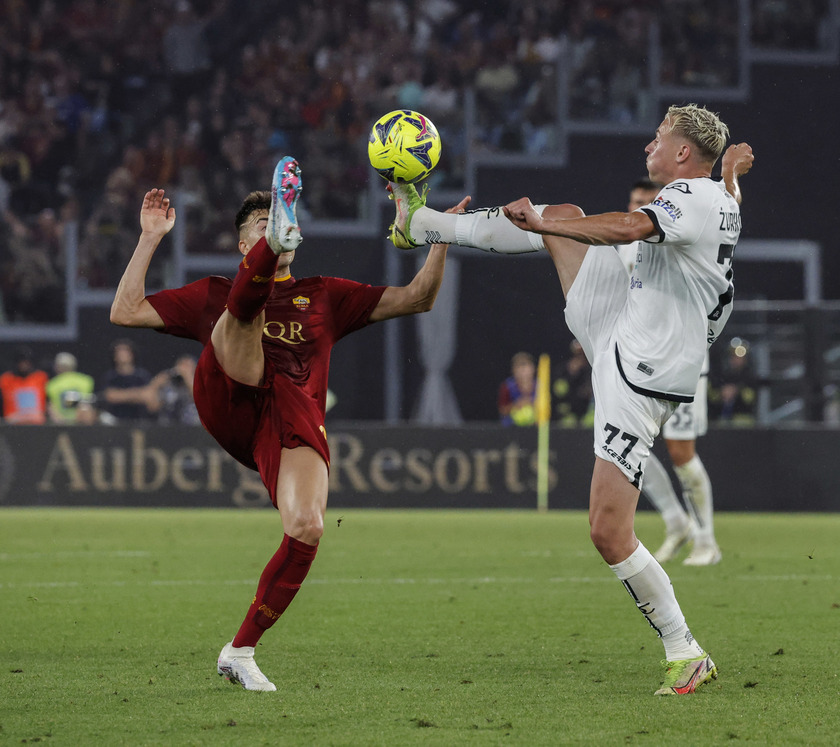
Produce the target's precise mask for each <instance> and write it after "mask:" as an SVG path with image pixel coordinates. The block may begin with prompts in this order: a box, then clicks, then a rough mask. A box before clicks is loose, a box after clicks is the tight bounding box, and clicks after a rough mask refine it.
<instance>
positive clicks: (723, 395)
mask: <svg viewBox="0 0 840 747" xmlns="http://www.w3.org/2000/svg"><path fill="white" fill-rule="evenodd" d="M749 352H750V344H749V342H748V341H747V340H744V339H742V338H740V337H733V338H732V340H731V341H730V343H729V348H728V350H727V352H726V357H725V358H724V361H723V364H722V366H721V372H720V374H719V375H718V376H717V377H716V379H717V381H718V382H719V384H718V385H717V386H715V387H714V388H713V389H712V390H711V392H710V399H711V400H712V403H713V405H714V407H715V410H716V413H717V419H718V421H719V422H721V423H727V424H729V425H740V426H750V425H753V424H754V423H755V406H756V381H755V374H754V373H753V370H752V361H751V360H750V355H749Z"/></svg>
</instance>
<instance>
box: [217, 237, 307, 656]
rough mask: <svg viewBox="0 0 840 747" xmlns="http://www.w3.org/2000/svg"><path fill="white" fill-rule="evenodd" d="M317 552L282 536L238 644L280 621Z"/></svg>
mask: <svg viewBox="0 0 840 747" xmlns="http://www.w3.org/2000/svg"><path fill="white" fill-rule="evenodd" d="M252 251H253V250H252ZM269 251H271V250H270V249H269ZM240 274H241V273H240ZM316 552H318V546H317V545H307V544H306V543H305V542H301V541H300V540H296V539H293V538H292V537H290V536H289V535H288V534H286V535H284V536H283V543H282V544H281V545H280V549H278V550H277V552H276V553H274V557H272V558H271V560H269V561H268V565H267V566H266V567H265V570H264V571H263V572H262V575H261V576H260V582H259V584H258V585H257V594H256V596H255V597H254V601H253V602H252V603H251V608H250V609H249V610H248V614H247V615H246V616H245V620H244V622H243V623H242V626H241V627H240V628H239V632H238V633H237V634H236V637H235V638H234V639H233V645H234V646H235V647H237V648H239V647H241V646H256V645H257V641H258V640H259V639H260V637H261V636H262V634H263V633H264V632H265V631H266V630H268V629H269V628H270V627H271V626H272V625H274V623H276V622H277V620H278V618H279V617H280V615H282V614H283V613H284V612H285V611H286V607H288V606H289V605H290V604H291V602H292V600H293V599H294V598H295V594H297V592H298V589H300V585H301V584H302V583H303V580H304V579H305V578H306V574H307V573H309V567H310V566H311V565H312V561H313V560H314V559H315V553H316Z"/></svg>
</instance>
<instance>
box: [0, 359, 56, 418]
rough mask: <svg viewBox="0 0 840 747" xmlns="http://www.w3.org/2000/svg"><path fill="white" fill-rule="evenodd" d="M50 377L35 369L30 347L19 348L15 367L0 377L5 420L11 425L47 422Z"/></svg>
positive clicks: (0, 391)
mask: <svg viewBox="0 0 840 747" xmlns="http://www.w3.org/2000/svg"><path fill="white" fill-rule="evenodd" d="M48 379H49V376H48V375H47V372H46V371H42V370H40V369H38V368H36V367H35V358H34V356H33V353H32V350H31V349H30V348H28V347H22V348H19V349H18V352H17V356H16V358H15V367H14V369H13V370H11V371H6V373H4V374H3V375H2V376H0V394H2V397H3V419H4V420H5V421H6V422H7V423H15V424H25V425H41V424H43V423H45V422H46V420H47V393H46V386H47V380H48Z"/></svg>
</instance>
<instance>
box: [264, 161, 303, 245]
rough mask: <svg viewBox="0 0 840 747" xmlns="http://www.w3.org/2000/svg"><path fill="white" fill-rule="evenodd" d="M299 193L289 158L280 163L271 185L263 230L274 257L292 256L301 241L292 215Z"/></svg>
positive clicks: (297, 168)
mask: <svg viewBox="0 0 840 747" xmlns="http://www.w3.org/2000/svg"><path fill="white" fill-rule="evenodd" d="M302 189H303V180H302V179H301V176H300V166H298V162H297V161H296V160H295V159H294V158H292V157H291V156H286V157H285V158H282V159H280V162H279V163H278V164H277V166H276V168H275V169H274V179H273V180H272V182H271V210H270V211H269V213H268V224H267V225H266V227H265V239H266V241H267V242H268V245H269V246H270V247H271V249H272V251H273V252H274V253H275V254H282V253H283V252H293V251H294V250H295V249H297V248H298V245H299V244H300V242H301V241H303V237H302V236H301V235H300V226H299V225H298V222H297V214H296V208H297V201H298V198H299V197H300V193H301V190H302Z"/></svg>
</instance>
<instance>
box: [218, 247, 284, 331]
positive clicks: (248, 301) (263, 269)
mask: <svg viewBox="0 0 840 747" xmlns="http://www.w3.org/2000/svg"><path fill="white" fill-rule="evenodd" d="M275 272H277V255H276V254H275V253H274V252H273V251H271V248H270V247H269V246H268V244H267V243H266V240H265V238H261V239H260V240H259V241H258V242H257V243H256V244H254V246H252V247H251V251H249V252H248V254H246V255H245V256H244V257H243V258H242V263H241V264H240V265H239V272H238V273H236V277H235V278H234V279H233V287H232V288H231V289H230V293H229V294H228V301H227V307H228V311H230V313H231V314H233V315H234V316H235V317H236V318H237V319H239V321H241V322H250V321H253V320H254V319H256V318H257V316H258V315H259V313H260V312H261V311H262V310H263V307H264V306H265V302H266V301H268V297H269V296H270V295H271V291H272V289H273V288H274V274H275Z"/></svg>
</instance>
